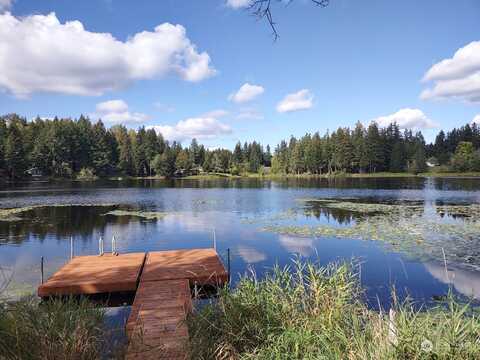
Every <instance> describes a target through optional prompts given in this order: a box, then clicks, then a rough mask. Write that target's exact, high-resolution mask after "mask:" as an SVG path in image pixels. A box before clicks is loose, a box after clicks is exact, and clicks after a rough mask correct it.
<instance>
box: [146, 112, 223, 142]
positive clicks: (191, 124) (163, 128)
mask: <svg viewBox="0 0 480 360" xmlns="http://www.w3.org/2000/svg"><path fill="white" fill-rule="evenodd" d="M212 115H215V114H210V116H200V117H192V118H188V119H185V120H181V121H179V122H178V123H177V124H175V125H173V126H172V125H153V126H148V128H149V129H155V131H156V132H157V133H161V134H162V136H163V137H164V138H165V139H166V140H169V141H179V142H182V141H185V140H189V139H193V138H196V139H199V140H201V139H214V138H216V137H218V136H222V135H228V134H231V133H232V128H231V127H230V126H228V125H227V124H224V123H222V122H220V121H219V120H218V119H217V118H216V117H213V116H212ZM216 115H217V116H218V115H221V114H218V113H217V114H216Z"/></svg>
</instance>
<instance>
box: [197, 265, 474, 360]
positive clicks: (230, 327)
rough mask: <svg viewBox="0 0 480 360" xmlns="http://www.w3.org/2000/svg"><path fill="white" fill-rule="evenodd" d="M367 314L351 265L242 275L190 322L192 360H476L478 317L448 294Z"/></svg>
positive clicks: (296, 267) (311, 266) (297, 267)
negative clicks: (427, 303) (426, 303)
mask: <svg viewBox="0 0 480 360" xmlns="http://www.w3.org/2000/svg"><path fill="white" fill-rule="evenodd" d="M394 303H395V304H396V305H395V306H394V308H393V309H392V310H391V311H390V312H388V313H386V312H383V311H381V312H376V311H373V310H369V309H368V307H367V306H366V305H365V303H364V302H363V300H362V289H361V288H360V286H359V284H358V277H357V276H356V275H355V274H354V273H353V272H352V268H351V267H350V266H348V265H345V264H337V265H329V266H326V267H319V266H316V265H315V264H313V263H299V262H296V264H295V265H294V266H293V267H286V268H282V269H281V268H278V267H276V268H274V269H273V270H272V271H271V272H270V273H269V274H267V275H266V277H265V278H263V279H261V280H259V279H257V277H256V276H255V274H251V275H246V276H244V277H242V278H241V280H240V282H239V284H238V286H237V287H236V288H235V289H234V290H228V289H223V290H222V291H221V292H220V294H219V297H218V299H217V300H216V301H214V302H211V303H209V304H207V305H205V306H203V307H201V308H199V309H196V310H195V311H194V313H193V314H192V315H191V316H190V318H189V319H188V324H189V332H190V353H191V357H192V358H195V359H272V360H273V359H312V360H313V359H365V360H367V359H392V360H393V359H459V360H460V359H477V358H479V357H480V319H479V317H478V315H477V314H476V312H475V310H474V309H473V308H472V307H471V306H470V305H469V304H462V303H460V302H459V301H457V300H456V299H455V298H454V297H453V295H449V296H448V299H447V301H446V302H445V303H439V304H438V305H437V306H434V307H433V308H430V309H420V310H418V308H416V307H415V306H413V304H412V303H411V302H409V301H408V300H407V301H404V302H401V303H399V302H398V301H396V302H394Z"/></svg>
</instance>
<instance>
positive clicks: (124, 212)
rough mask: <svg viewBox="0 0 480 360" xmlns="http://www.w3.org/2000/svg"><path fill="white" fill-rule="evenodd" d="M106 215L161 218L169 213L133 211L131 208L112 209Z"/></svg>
mask: <svg viewBox="0 0 480 360" xmlns="http://www.w3.org/2000/svg"><path fill="white" fill-rule="evenodd" d="M105 215H112V216H133V217H138V218H142V219H146V220H160V219H163V218H164V217H165V216H167V213H164V212H158V211H133V210H132V211H131V210H112V211H109V212H108V213H106V214H105Z"/></svg>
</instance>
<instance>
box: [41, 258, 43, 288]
mask: <svg viewBox="0 0 480 360" xmlns="http://www.w3.org/2000/svg"><path fill="white" fill-rule="evenodd" d="M40 281H41V282H42V284H43V256H42V257H41V258H40Z"/></svg>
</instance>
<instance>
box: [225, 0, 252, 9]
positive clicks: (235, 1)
mask: <svg viewBox="0 0 480 360" xmlns="http://www.w3.org/2000/svg"><path fill="white" fill-rule="evenodd" d="M250 2H251V0H227V6H228V7H231V8H232V9H241V8H245V7H247V6H248V5H250Z"/></svg>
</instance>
